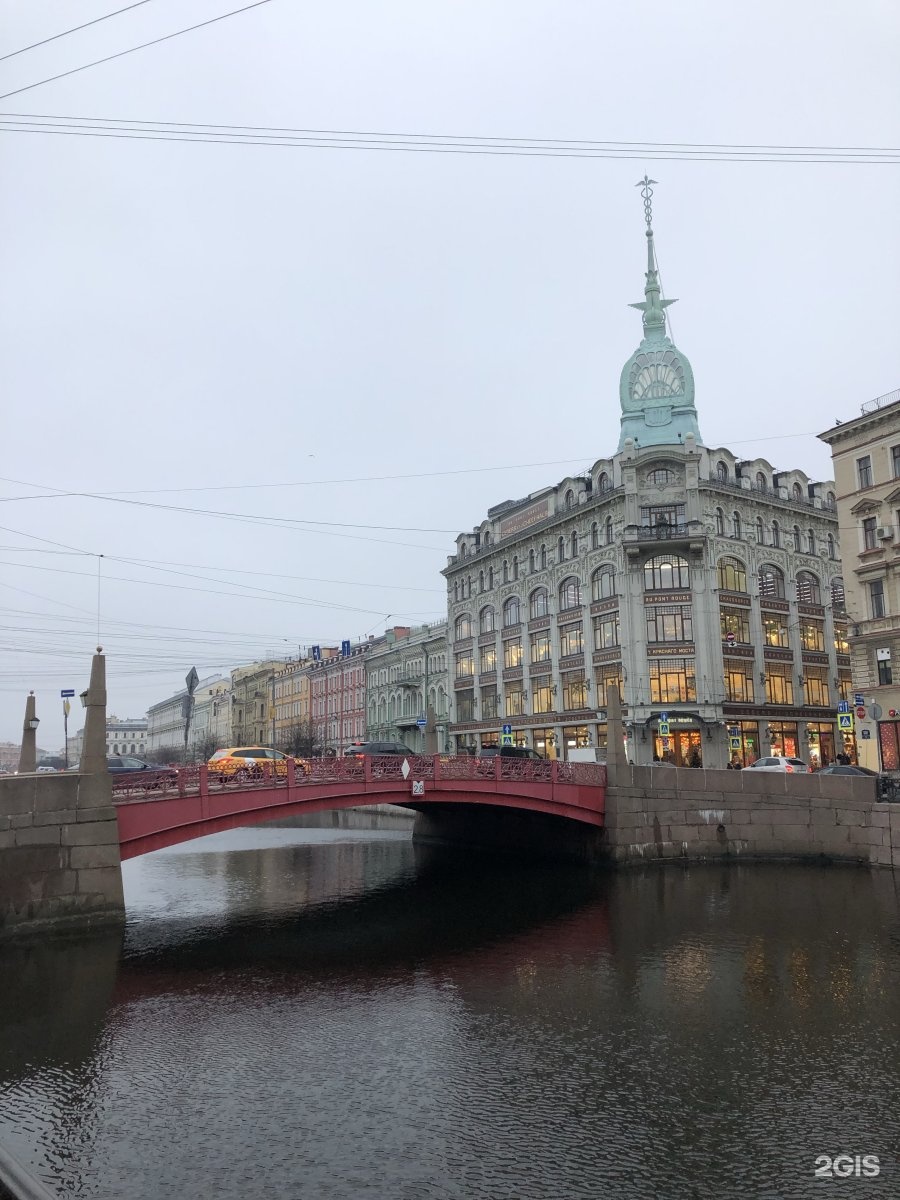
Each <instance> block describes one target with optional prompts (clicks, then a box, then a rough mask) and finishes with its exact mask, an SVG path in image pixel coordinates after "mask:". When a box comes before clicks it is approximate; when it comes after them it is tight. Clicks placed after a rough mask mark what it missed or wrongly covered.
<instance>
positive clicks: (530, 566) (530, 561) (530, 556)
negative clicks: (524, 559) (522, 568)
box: [528, 550, 534, 575]
mask: <svg viewBox="0 0 900 1200" xmlns="http://www.w3.org/2000/svg"><path fill="white" fill-rule="evenodd" d="M528 570H529V571H530V572H531V574H532V575H533V574H534V551H533V550H529V551H528Z"/></svg>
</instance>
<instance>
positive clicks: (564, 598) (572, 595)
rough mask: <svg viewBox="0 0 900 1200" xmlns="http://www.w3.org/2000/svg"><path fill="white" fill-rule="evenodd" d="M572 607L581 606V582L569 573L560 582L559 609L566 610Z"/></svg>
mask: <svg viewBox="0 0 900 1200" xmlns="http://www.w3.org/2000/svg"><path fill="white" fill-rule="evenodd" d="M573 608H581V583H580V582H579V581H578V580H577V579H576V578H575V576H574V575H570V576H569V578H568V579H564V580H563V582H562V583H561V584H560V588H559V611H560V612H568V611H569V610H570V609H573Z"/></svg>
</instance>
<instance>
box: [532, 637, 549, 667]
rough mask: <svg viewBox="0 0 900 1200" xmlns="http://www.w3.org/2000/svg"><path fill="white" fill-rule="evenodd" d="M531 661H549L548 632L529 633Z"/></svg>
mask: <svg viewBox="0 0 900 1200" xmlns="http://www.w3.org/2000/svg"><path fill="white" fill-rule="evenodd" d="M530 641H531V661H532V662H533V663H538V662H549V661H550V634H549V633H547V632H541V633H533V634H532V635H531V639H530Z"/></svg>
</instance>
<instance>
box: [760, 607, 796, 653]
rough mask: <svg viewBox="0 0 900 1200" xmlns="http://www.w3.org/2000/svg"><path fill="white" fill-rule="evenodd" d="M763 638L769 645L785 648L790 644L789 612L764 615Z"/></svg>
mask: <svg viewBox="0 0 900 1200" xmlns="http://www.w3.org/2000/svg"><path fill="white" fill-rule="evenodd" d="M763 638H764V640H765V643H766V645H767V646H779V647H781V648H784V647H786V646H788V645H790V636H789V633H788V624H787V614H784V615H782V614H781V613H779V614H778V615H777V616H771V615H769V614H766V615H765V616H764V617H763Z"/></svg>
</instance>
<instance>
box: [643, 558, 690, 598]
mask: <svg viewBox="0 0 900 1200" xmlns="http://www.w3.org/2000/svg"><path fill="white" fill-rule="evenodd" d="M690 586H691V569H690V566H689V565H688V561H687V559H685V558H679V557H677V556H674V555H673V556H672V557H668V558H667V557H664V556H662V555H657V556H656V557H655V558H651V559H649V560H648V561H647V562H646V563H644V591H645V592H660V591H670V590H672V589H674V588H689V587H690Z"/></svg>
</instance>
